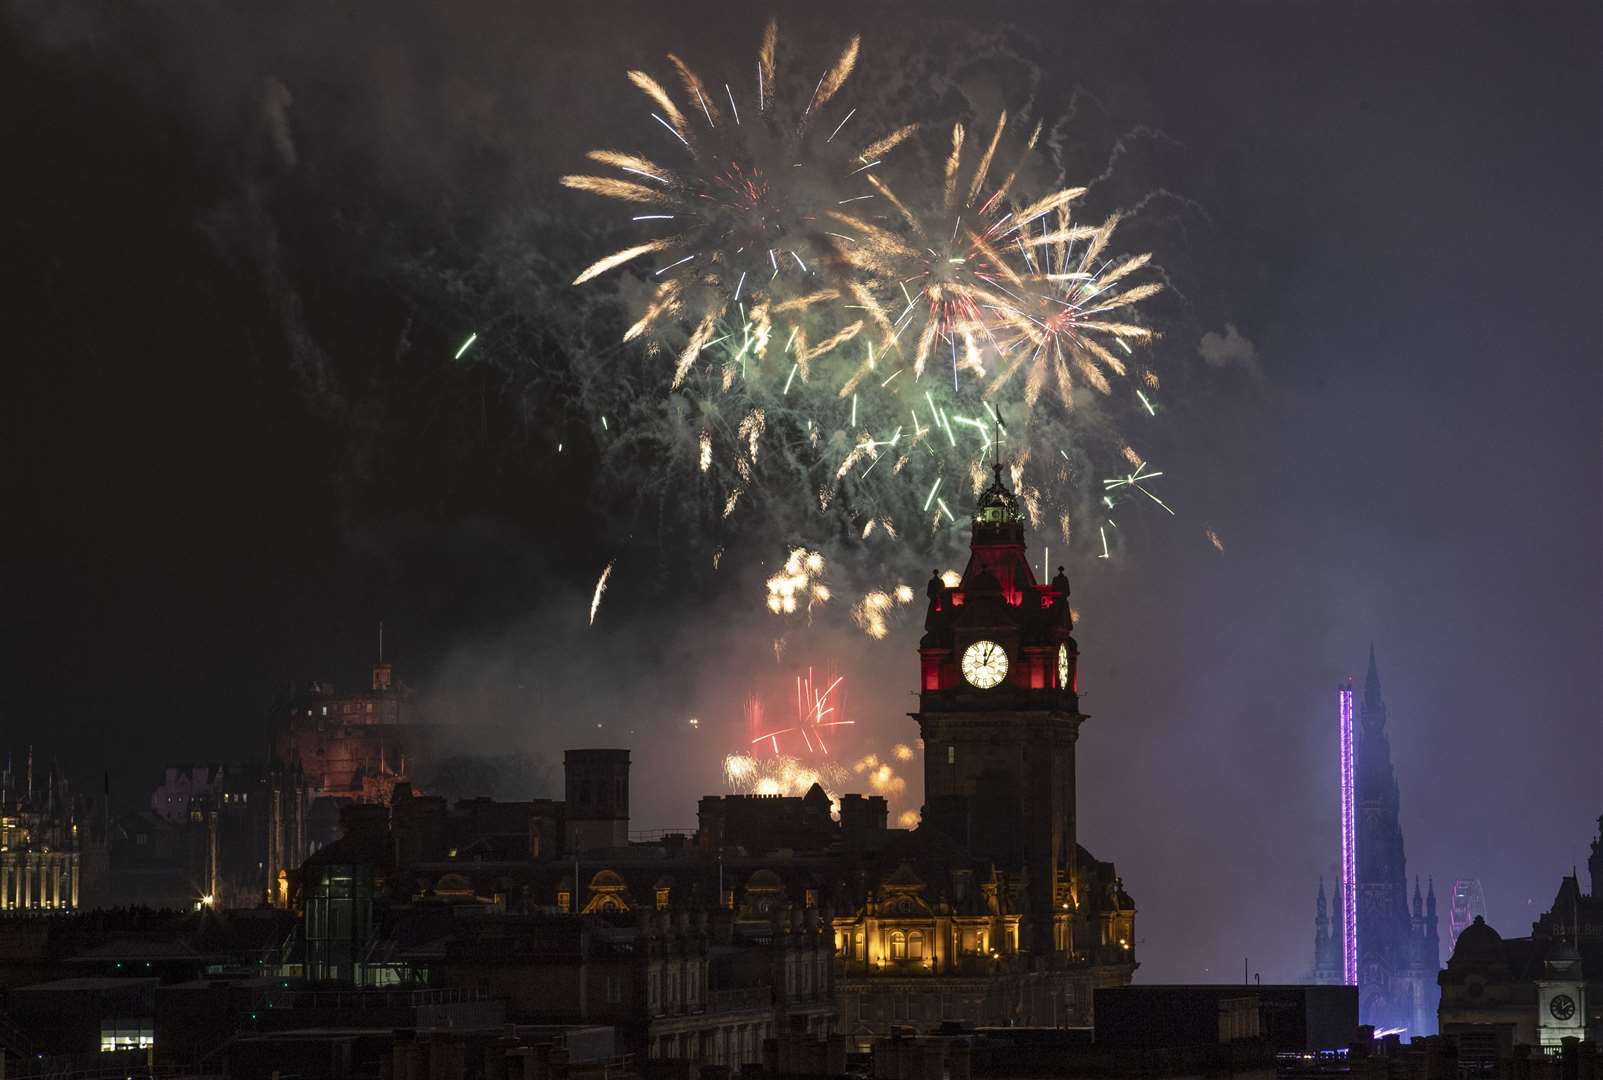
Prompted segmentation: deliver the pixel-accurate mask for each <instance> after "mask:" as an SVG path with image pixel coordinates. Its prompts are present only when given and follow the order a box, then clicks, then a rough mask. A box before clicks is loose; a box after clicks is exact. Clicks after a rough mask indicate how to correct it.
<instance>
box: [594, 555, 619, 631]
mask: <svg viewBox="0 0 1603 1080" xmlns="http://www.w3.org/2000/svg"><path fill="white" fill-rule="evenodd" d="M617 561H618V560H616V559H614V560H612V562H609V563H607V568H606V569H605V570H603V571H601V576H600V577H599V578H597V579H596V591H595V595H593V596H592V597H590V625H591V626H594V625H595V624H596V612H597V611H599V610H600V608H601V594H602V593H604V592H606V591H607V579H608V578H609V577H611V576H612V566H613V563H616V562H617Z"/></svg>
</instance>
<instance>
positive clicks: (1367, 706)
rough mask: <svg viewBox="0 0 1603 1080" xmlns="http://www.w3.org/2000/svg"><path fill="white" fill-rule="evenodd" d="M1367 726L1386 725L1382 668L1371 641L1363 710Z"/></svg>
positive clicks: (1362, 713) (1379, 726)
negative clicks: (1381, 694) (1381, 687)
mask: <svg viewBox="0 0 1603 1080" xmlns="http://www.w3.org/2000/svg"><path fill="white" fill-rule="evenodd" d="M1361 715H1362V716H1363V719H1364V726H1365V727H1373V728H1377V729H1379V728H1384V727H1385V726H1386V702H1385V701H1384V700H1383V699H1382V698H1381V696H1380V670H1379V669H1378V668H1377V667H1376V666H1375V643H1374V642H1373V641H1371V642H1370V643H1369V671H1368V672H1367V673H1366V674H1365V675H1364V705H1363V709H1362V710H1361Z"/></svg>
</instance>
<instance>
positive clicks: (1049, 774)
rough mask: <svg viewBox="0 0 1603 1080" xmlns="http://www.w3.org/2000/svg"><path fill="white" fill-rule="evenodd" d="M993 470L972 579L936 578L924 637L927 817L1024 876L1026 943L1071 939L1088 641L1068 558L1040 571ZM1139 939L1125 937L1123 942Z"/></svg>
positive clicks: (1064, 946) (1043, 951)
mask: <svg viewBox="0 0 1603 1080" xmlns="http://www.w3.org/2000/svg"><path fill="white" fill-rule="evenodd" d="M994 468H995V470H996V480H995V482H994V483H993V484H992V485H991V486H990V487H989V488H987V489H986V490H985V491H984V492H983V493H982V494H981V495H980V498H979V503H978V505H977V507H976V508H975V511H974V518H973V540H972V544H971V547H970V555H969V560H968V566H967V567H966V568H965V569H964V571H963V578H962V581H961V582H960V583H959V584H958V585H956V586H953V587H950V588H949V587H947V586H946V585H945V584H944V583H943V582H942V581H941V579H940V578H939V577H938V576H937V577H934V578H932V579H931V581H930V583H929V588H928V594H929V611H928V614H927V615H926V617H925V622H924V630H925V633H924V636H923V638H922V639H921V640H920V642H919V663H920V671H919V710H918V712H916V713H913V714H912V716H913V719H914V720H916V721H917V722H918V725H919V731H920V733H921V734H922V736H923V739H924V797H925V803H926V805H925V811H924V821H925V823H926V824H927V825H929V826H932V827H933V828H935V829H937V830H938V831H940V832H943V833H945V834H946V835H948V836H949V837H950V838H951V839H953V840H955V841H957V842H958V843H960V844H963V845H964V846H966V847H967V848H968V849H969V850H971V851H973V852H975V853H977V854H978V853H983V854H985V855H986V856H988V857H989V858H990V859H991V860H992V861H993V863H994V865H995V866H996V867H997V869H998V870H999V871H1001V872H1003V873H1005V874H1006V875H1007V876H1008V878H1009V880H1010V881H1011V882H1013V883H1015V884H1016V885H1018V886H1020V891H1021V896H1020V902H1021V913H1022V914H1023V924H1024V925H1023V926H1022V927H1021V930H1022V934H1021V941H1020V948H1021V949H1022V950H1024V951H1028V952H1032V953H1035V954H1036V955H1049V954H1052V953H1054V952H1056V953H1065V952H1069V951H1072V949H1073V944H1072V940H1073V934H1072V931H1071V928H1070V923H1071V921H1072V915H1073V912H1074V911H1075V910H1076V909H1077V907H1078V905H1079V901H1080V899H1081V897H1080V895H1079V883H1078V882H1077V881H1076V868H1077V859H1076V851H1077V846H1076V838H1075V789H1074V753H1075V750H1074V747H1075V741H1076V739H1077V737H1078V735H1079V730H1080V724H1081V723H1082V722H1083V721H1084V720H1085V719H1086V717H1085V716H1084V715H1083V714H1082V713H1081V712H1080V709H1079V698H1078V695H1077V694H1076V692H1075V689H1076V681H1075V673H1076V669H1077V667H1078V662H1079V649H1078V647H1077V646H1076V644H1075V641H1074V638H1073V636H1072V635H1071V633H1070V631H1071V630H1072V629H1073V617H1072V615H1071V614H1070V610H1069V582H1068V578H1067V577H1066V576H1065V575H1064V573H1063V570H1062V568H1061V567H1060V568H1059V570H1058V573H1057V575H1056V576H1055V577H1054V578H1053V579H1052V581H1051V582H1050V583H1049V584H1044V585H1043V584H1039V583H1037V581H1036V579H1035V575H1034V573H1033V572H1032V570H1031V569H1030V564H1029V560H1028V559H1027V558H1026V557H1025V544H1024V519H1023V514H1022V513H1021V512H1020V508H1019V504H1018V499H1017V497H1016V496H1014V494H1013V493H1012V492H1010V491H1008V490H1007V488H1006V487H1005V486H1004V485H1003V483H1002V466H1001V465H999V464H998V465H996V466H994ZM1125 947H1126V948H1128V943H1126V944H1125Z"/></svg>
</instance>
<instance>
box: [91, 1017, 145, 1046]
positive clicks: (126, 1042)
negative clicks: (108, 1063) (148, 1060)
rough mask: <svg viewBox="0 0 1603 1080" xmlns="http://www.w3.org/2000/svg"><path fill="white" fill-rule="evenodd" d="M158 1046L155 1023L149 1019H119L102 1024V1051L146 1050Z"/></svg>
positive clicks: (105, 1021) (104, 1021) (102, 1022)
mask: <svg viewBox="0 0 1603 1080" xmlns="http://www.w3.org/2000/svg"><path fill="white" fill-rule="evenodd" d="M155 1045H156V1037H155V1032H154V1028H153V1021H152V1020H151V1019H150V1018H149V1017H142V1018H118V1019H115V1020H102V1021H101V1022H100V1050H101V1053H110V1052H111V1051H113V1050H145V1049H148V1048H149V1047H152V1046H155Z"/></svg>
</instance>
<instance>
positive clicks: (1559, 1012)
mask: <svg viewBox="0 0 1603 1080" xmlns="http://www.w3.org/2000/svg"><path fill="white" fill-rule="evenodd" d="M1547 1011H1548V1012H1550V1013H1552V1014H1553V1019H1555V1020H1568V1019H1569V1018H1570V1017H1572V1016H1574V1015H1575V999H1574V998H1572V997H1570V995H1568V994H1558V995H1555V996H1554V998H1553V1000H1552V1001H1549V1002H1548V1003H1547Z"/></svg>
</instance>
